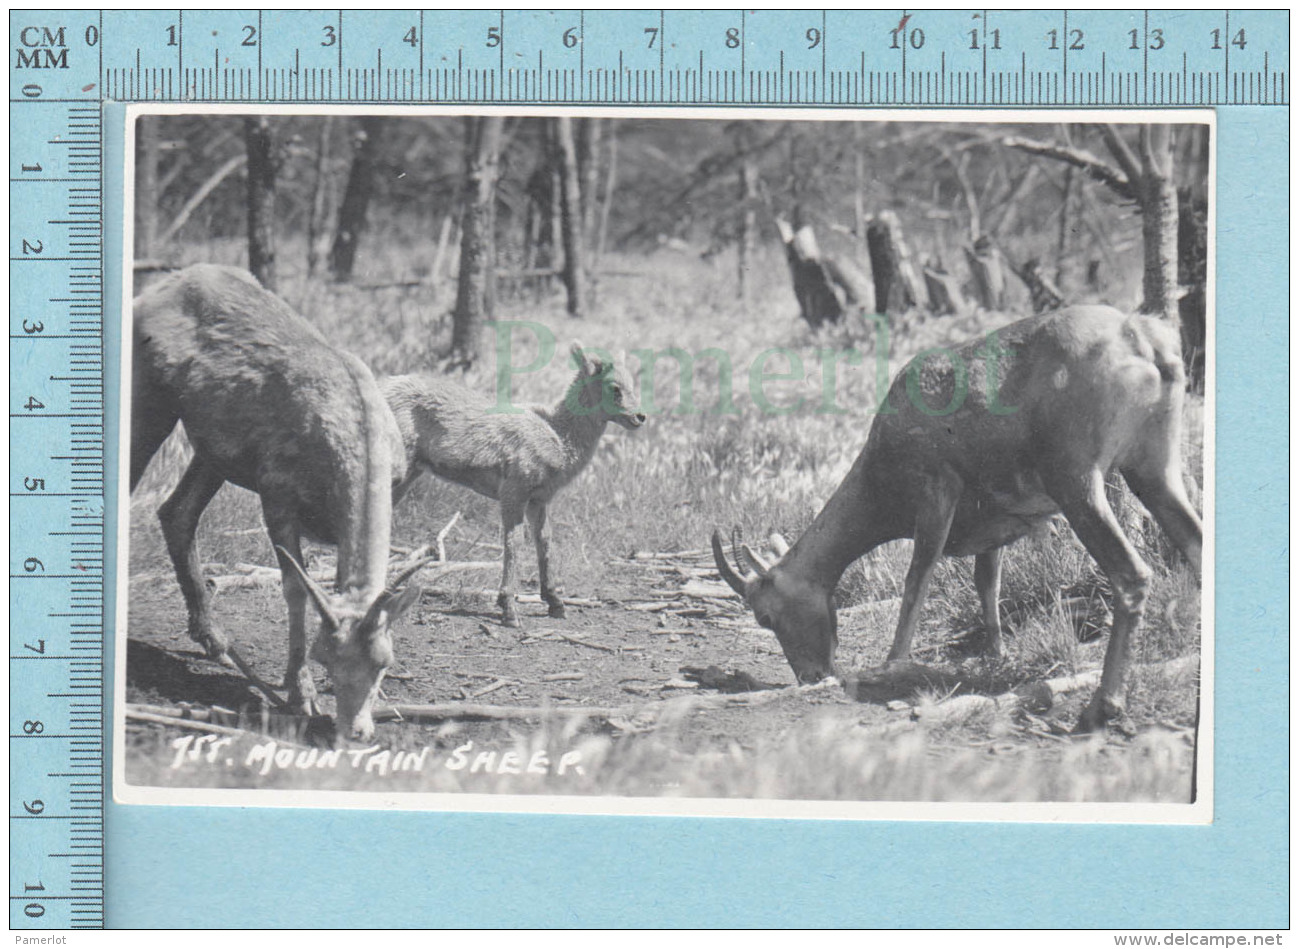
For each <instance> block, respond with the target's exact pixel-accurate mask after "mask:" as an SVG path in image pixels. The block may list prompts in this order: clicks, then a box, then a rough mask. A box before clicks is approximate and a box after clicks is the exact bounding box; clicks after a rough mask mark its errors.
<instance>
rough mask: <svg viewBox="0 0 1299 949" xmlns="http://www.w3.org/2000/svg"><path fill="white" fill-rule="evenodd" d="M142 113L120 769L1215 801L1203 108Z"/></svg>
mask: <svg viewBox="0 0 1299 949" xmlns="http://www.w3.org/2000/svg"><path fill="white" fill-rule="evenodd" d="M126 115H127V127H126V150H125V183H126V192H127V201H126V222H127V231H128V233H127V236H126V240H125V241H124V248H125V260H124V265H123V266H124V272H125V274H126V275H127V276H128V277H129V278H130V279H126V280H124V281H123V282H124V285H125V286H124V300H123V312H124V314H125V323H124V327H123V347H122V349H123V361H122V369H121V372H122V392H121V402H122V406H123V409H122V419H123V424H122V442H121V458H122V464H121V496H120V499H119V501H120V505H121V507H120V510H121V511H122V516H121V524H122V530H121V531H120V532H119V533H120V543H119V550H118V564H119V570H118V574H117V575H118V578H119V590H118V613H119V615H118V620H119V622H118V641H117V646H116V648H117V656H118V657H119V661H118V662H117V663H116V664H115V665H116V669H115V675H116V678H115V682H114V688H115V697H116V700H115V721H114V749H115V754H114V768H115V774H114V796H115V798H116V800H118V801H119V802H123V803H151V804H168V803H174V804H240V805H267V806H302V807H312V806H328V807H362V808H366V807H369V808H400V809H436V810H512V811H539V812H551V813H578V814H659V815H662V814H672V815H719V816H749V817H806V818H878V819H892V820H899V819H900V820H931V819H933V820H1006V821H1026V820H1027V821H1110V822H1152V823H1205V822H1208V821H1209V820H1210V819H1211V817H1212V813H1213V810H1212V807H1213V802H1212V774H1213V769H1212V765H1213V711H1214V709H1213V696H1214V690H1213V663H1212V656H1213V649H1212V646H1213V579H1214V578H1213V570H1212V568H1211V566H1210V565H1212V564H1213V562H1214V560H1213V550H1214V529H1213V525H1214V518H1213V511H1214V483H1213V472H1214V455H1213V446H1214V415H1215V406H1214V371H1215V352H1214V340H1215V336H1214V315H1213V300H1214V273H1213V261H1214V259H1215V255H1214V226H1215V205H1214V201H1215V195H1214V181H1215V175H1214V161H1215V154H1216V142H1215V135H1216V124H1215V121H1214V115H1213V114H1212V113H1210V112H1188V111H1185V110H1180V111H1178V112H1176V113H1173V112H1138V111H1126V110H1125V111H1122V112H1117V111H1114V112H1078V111H1071V112H1069V113H1067V114H1066V113H1058V114H1057V113H1049V112H1044V111H1042V110H1035V111H1032V112H1008V111H999V112H996V113H992V112H977V111H954V112H936V111H926V112H924V113H919V112H912V113H908V112H901V111H896V110H893V111H888V112H882V111H881V112H862V111H858V112H852V113H849V112H843V111H822V112H817V113H814V114H813V113H808V112H800V111H793V110H786V111H781V110H772V111H768V112H762V113H760V114H759V113H755V112H753V111H738V110H731V111H726V110H693V111H690V112H689V113H687V112H685V111H681V110H676V111H674V110H671V109H653V110H649V109H638V110H635V111H632V110H617V109H583V110H580V111H576V110H573V111H567V112H566V111H562V110H556V109H524V108H518V109H486V108H480V109H474V110H457V109H428V108H420V109H391V110H383V111H379V110H377V109H373V108H371V109H352V108H341V107H340V108H333V107H331V108H312V109H307V108H295V109H276V108H257V109H255V110H250V109H247V108H228V107H219V108H196V107H186V108H179V107H172V106H149V107H140V106H136V107H131V108H129V109H128V110H127V112H126ZM128 330H129V332H128ZM128 341H129V342H128ZM128 512H129V513H128ZM1201 564H1203V565H1204V569H1203V571H1201ZM123 660H124V661H123Z"/></svg>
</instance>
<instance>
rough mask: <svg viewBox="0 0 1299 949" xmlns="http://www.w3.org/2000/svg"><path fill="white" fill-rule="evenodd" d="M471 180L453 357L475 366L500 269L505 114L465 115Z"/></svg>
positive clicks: (464, 194)
mask: <svg viewBox="0 0 1299 949" xmlns="http://www.w3.org/2000/svg"><path fill="white" fill-rule="evenodd" d="M464 127H465V178H464V187H463V189H462V191H461V205H462V210H461V215H460V280H459V284H458V285H457V287H456V308H455V312H454V313H453V314H452V319H451V323H452V328H451V358H452V360H453V361H454V362H455V363H456V364H458V365H461V366H469V365H471V364H472V363H473V362H474V361H475V360H476V359H477V358H478V353H479V345H480V343H481V339H482V326H483V321H484V320H485V319H487V317H488V316H490V311H488V309H487V307H488V306H489V304H490V303H491V296H490V294H489V291H488V279H489V276H491V275H492V273H493V272H494V271H495V269H496V260H495V258H494V257H493V252H494V245H495V242H494V241H493V240H492V236H491V233H490V229H491V222H492V205H493V204H495V202H496V175H497V170H498V166H499V161H500V149H501V132H502V130H503V129H504V127H505V118H504V117H503V116H465V119H464Z"/></svg>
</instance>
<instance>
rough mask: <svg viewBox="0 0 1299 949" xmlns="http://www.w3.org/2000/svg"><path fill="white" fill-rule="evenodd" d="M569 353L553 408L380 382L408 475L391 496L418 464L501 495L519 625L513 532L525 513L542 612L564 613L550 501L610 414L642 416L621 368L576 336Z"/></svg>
mask: <svg viewBox="0 0 1299 949" xmlns="http://www.w3.org/2000/svg"><path fill="white" fill-rule="evenodd" d="M571 352H572V356H573V360H574V363H575V364H576V366H577V374H576V375H575V376H574V377H573V381H572V382H571V383H570V384H569V386H568V389H567V391H566V392H565V394H564V397H563V398H562V399H561V400H560V401H559V403H558V404H557V405H555V406H554V407H553V408H546V407H543V406H529V407H525V408H523V409H521V410H517V411H516V412H513V413H511V412H503V411H501V410H500V409H498V408H497V407H496V406H495V405H493V404H492V403H491V402H489V401H488V400H487V399H485V398H483V397H482V396H480V395H478V394H477V393H474V392H472V391H470V390H468V389H466V388H465V387H463V386H461V385H458V384H457V383H454V382H451V381H449V380H447V379H444V378H439V377H436V376H432V375H427V374H418V375H407V376H391V377H388V378H384V379H381V380H380V381H379V388H380V390H381V391H382V392H383V395H384V398H386V399H387V400H388V404H389V406H391V408H392V412H393V415H394V416H395V417H396V419H397V425H398V427H399V428H400V429H401V435H402V440H403V441H404V442H405V446H406V472H407V474H406V477H405V478H404V479H402V480H401V481H400V483H399V484H398V485H397V486H396V488H395V489H394V492H393V504H394V505H396V503H397V502H398V501H399V500H400V499H401V497H402V496H403V495H404V494H405V493H406V491H407V490H408V489H409V488H410V486H411V484H412V483H413V482H414V481H415V479H416V478H418V477H419V476H420V475H421V474H422V473H423V472H425V471H431V472H432V473H433V474H435V475H437V476H439V477H441V478H446V479H447V480H449V481H454V482H456V483H457V484H461V485H464V486H465V487H467V488H472V489H473V490H475V491H477V492H478V493H479V494H482V495H486V496H487V497H489V498H492V499H494V500H497V501H499V502H500V505H501V528H502V545H503V547H504V556H503V564H502V576H501V588H500V594H499V596H498V597H497V602H498V604H499V605H500V608H501V613H502V617H501V618H502V622H503V623H504V624H505V625H506V626H518V625H519V617H518V613H517V611H516V609H515V606H514V592H515V582H516V577H515V574H516V552H515V532H516V529H517V528H518V527H519V525H520V524H522V523H523V519H524V517H527V519H528V524H529V525H530V527H531V529H532V535H533V541H534V542H535V544H536V547H537V569H538V573H539V575H540V581H541V597H542V599H543V600H544V601H545V602H546V605H547V607H548V613H549V615H550V616H551V617H552V618H555V619H562V618H563V617H564V603H563V601H562V600H561V599H560V592H561V591H560V586H559V584H558V583H557V581H556V578H555V571H554V569H553V567H552V565H551V562H550V531H549V528H548V527H547V524H546V512H547V508H548V506H549V504H550V501H551V499H552V498H554V496H555V494H556V493H557V492H558V491H559V490H560V489H561V488H563V487H564V486H565V485H567V484H568V483H569V482H570V481H572V480H573V479H574V478H576V477H577V476H578V474H580V473H581V471H582V469H583V468H585V467H586V466H587V464H588V463H589V462H590V461H591V457H592V456H593V455H594V454H595V447H596V444H597V443H598V442H599V440H600V436H601V435H603V434H604V429H605V426H606V425H607V424H608V423H609V422H615V423H617V424H618V425H620V426H622V427H623V428H625V429H628V430H629V431H631V430H635V429H637V428H640V427H641V426H642V425H643V424H645V416H644V414H642V413H641V412H638V411H636V410H635V409H634V408H632V406H633V405H635V404H637V402H638V399H637V390H636V385H635V382H634V380H633V379H632V377H631V376H630V374H629V373H628V372H627V371H626V368H625V366H623V365H621V364H620V363H619V361H617V360H610V359H605V358H603V357H601V356H599V355H597V354H595V353H593V352H589V351H587V350H585V349H583V348H582V346H581V345H580V344H577V343H574V344H573V346H572V349H571Z"/></svg>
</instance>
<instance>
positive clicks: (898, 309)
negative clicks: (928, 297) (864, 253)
mask: <svg viewBox="0 0 1299 949" xmlns="http://www.w3.org/2000/svg"><path fill="white" fill-rule="evenodd" d="M866 246H867V249H868V250H869V251H870V260H871V273H872V275H873V276H874V278H875V309H876V310H877V311H879V312H880V313H904V312H906V311H907V310H909V309H911V308H912V307H915V306H918V305H919V304H920V303H921V301H922V297H921V291H920V287H919V283H918V281H917V280H916V274H915V269H914V268H913V267H912V266H911V255H910V253H909V252H908V250H907V245H906V242H905V241H904V240H903V238H902V225H901V224H900V223H899V222H898V217H897V215H896V214H894V213H893V212H892V211H881V212H880V213H879V214H877V215H876V216H875V218H874V219H873V220H872V221H871V222H870V224H868V225H867V226H866Z"/></svg>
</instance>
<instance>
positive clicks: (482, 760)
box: [171, 735, 586, 777]
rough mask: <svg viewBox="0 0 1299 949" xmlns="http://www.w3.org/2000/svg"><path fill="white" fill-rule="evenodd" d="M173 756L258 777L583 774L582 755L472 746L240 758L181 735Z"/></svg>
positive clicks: (272, 750) (282, 752) (259, 747)
mask: <svg viewBox="0 0 1299 949" xmlns="http://www.w3.org/2000/svg"><path fill="white" fill-rule="evenodd" d="M171 748H172V750H173V751H174V755H173V757H172V760H171V768H172V770H179V769H180V768H183V767H186V766H187V765H195V764H200V765H215V766H217V767H227V768H233V767H236V766H237V765H242V766H243V767H244V768H247V769H249V770H251V771H254V772H256V773H257V774H258V775H267V774H270V772H271V771H273V770H274V771H337V770H341V769H350V770H353V771H358V772H361V773H364V774H374V775H378V776H379V777H384V776H387V775H391V774H419V773H422V772H424V771H425V770H426V769H427V770H431V769H434V768H438V767H442V768H446V769H447V770H448V771H464V772H467V773H468V774H480V773H481V774H535V775H539V776H544V775H549V774H556V775H568V776H573V775H583V774H586V770H585V769H584V768H583V767H582V753H581V752H580V751H576V750H570V751H565V752H562V753H560V754H558V756H556V755H554V754H552V753H551V752H550V751H548V750H546V749H544V748H540V749H536V750H533V751H531V752H528V753H524V752H520V751H514V750H511V751H498V750H496V749H492V748H480V747H479V746H477V745H475V744H474V742H472V741H467V742H465V743H464V744H463V745H459V746H457V747H456V748H455V749H454V750H452V751H451V752H450V753H449V754H448V753H446V752H438V751H436V750H435V749H434V748H433V747H432V746H427V745H426V746H425V747H424V748H423V749H421V750H420V751H390V750H388V749H386V748H382V747H380V746H379V745H374V746H372V747H369V748H333V749H321V748H299V747H296V746H287V745H281V744H280V743H279V742H277V741H274V740H267V741H263V742H258V743H257V744H255V745H253V746H252V747H251V748H249V749H248V751H247V752H245V753H244V754H243V756H242V758H240V757H239V755H238V754H236V749H235V747H234V739H233V738H230V737H222V736H217V735H200V736H198V737H195V736H193V735H184V736H182V737H180V738H176V739H174V740H173V741H172V742H171Z"/></svg>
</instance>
